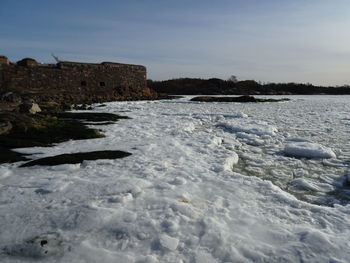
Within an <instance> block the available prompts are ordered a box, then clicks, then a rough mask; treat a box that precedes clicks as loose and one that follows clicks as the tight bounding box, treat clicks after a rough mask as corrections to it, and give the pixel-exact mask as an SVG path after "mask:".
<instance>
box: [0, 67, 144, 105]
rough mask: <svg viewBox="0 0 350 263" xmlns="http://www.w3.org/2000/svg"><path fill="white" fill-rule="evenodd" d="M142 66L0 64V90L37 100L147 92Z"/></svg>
mask: <svg viewBox="0 0 350 263" xmlns="http://www.w3.org/2000/svg"><path fill="white" fill-rule="evenodd" d="M146 86H147V83H146V68H145V67H144V66H139V65H128V64H119V63H111V62H104V63H101V64H93V63H76V62H61V63H58V64H57V65H45V66H43V65H40V64H39V65H36V66H20V65H14V64H10V65H6V64H2V65H0V91H2V92H5V91H15V92H20V93H22V94H23V93H26V94H32V95H33V96H34V95H35V96H39V97H40V99H41V100H50V99H52V100H58V99H60V100H64V99H65V100H67V101H77V102H78V101H79V100H82V101H84V100H87V101H89V100H90V101H98V100H118V99H120V100H122V99H141V98H146V97H147V96H150V95H151V94H150V92H149V89H148V88H147V87H146Z"/></svg>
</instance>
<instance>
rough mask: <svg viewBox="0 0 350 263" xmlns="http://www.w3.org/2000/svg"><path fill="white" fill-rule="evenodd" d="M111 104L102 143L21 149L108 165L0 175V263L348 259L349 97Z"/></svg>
mask: <svg viewBox="0 0 350 263" xmlns="http://www.w3.org/2000/svg"><path fill="white" fill-rule="evenodd" d="M291 98H292V101H289V102H282V103H261V104H250V103H248V104H239V103H199V102H189V101H188V97H187V98H184V99H179V100H174V101H156V102H114V103H108V104H107V106H106V107H104V108H96V111H101V112H111V113H118V112H120V111H128V116H129V117H131V118H132V119H128V120H120V121H119V122H118V123H116V124H113V125H106V126H99V128H101V129H103V130H104V131H105V133H106V135H107V137H106V138H101V139H94V140H87V141H69V142H66V143H62V144H59V145H57V146H55V147H52V148H40V147H35V148H27V149H21V151H22V152H27V153H33V155H32V158H33V159H35V158H40V157H46V156H52V155H57V154H63V153H71V152H78V151H97V150H123V151H128V152H131V153H132V154H133V155H131V156H129V157H127V158H125V159H119V160H97V161H84V162H83V163H82V164H66V165H59V166H54V167H31V168H18V165H19V164H4V165H1V166H0V187H1V188H0V226H1V231H0V249H1V252H0V259H1V260H0V261H3V262H28V261H30V260H37V259H42V260H44V261H45V262H135V263H136V262H137V263H141V262H191V263H192V262H349V261H350V255H349V251H350V247H349V244H350V242H349V241H350V218H349V213H350V205H348V203H349V191H350V190H349V188H347V187H346V186H344V183H345V181H346V178H347V177H350V175H349V174H350V173H349V172H348V165H349V163H348V161H349V157H350V145H349V143H348V137H349V131H350V117H349V116H350V114H349V113H350V106H349V105H348V100H349V99H350V97H349V96H341V97H340V96H338V97H337V96H334V97H332V96H304V97H302V96H293V97H291Z"/></svg>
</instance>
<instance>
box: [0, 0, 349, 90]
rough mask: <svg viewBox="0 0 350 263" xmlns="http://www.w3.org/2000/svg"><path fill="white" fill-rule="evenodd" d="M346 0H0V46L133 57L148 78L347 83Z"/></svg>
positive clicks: (87, 56)
mask: <svg viewBox="0 0 350 263" xmlns="http://www.w3.org/2000/svg"><path fill="white" fill-rule="evenodd" d="M349 13H350V3H349V2H348V1H346V0H339V1H337V2H336V4H335V2H334V1H326V0H318V1H316V0H310V1H302V0H295V1H278V0H267V1H258V0H248V1H243V0H237V1H228V0H223V1H220V2H212V1H208V0H204V1H185V0H180V1H176V2H175V1H167V0H165V1H164V0H163V1H160V0H156V1H149V2H147V3H146V2H143V1H111V0H107V1H103V2H97V1H92V0H86V1H74V2H73V1H68V0H63V1H59V2H48V1H43V0H36V1H31V2H29V1H23V0H18V1H10V0H2V1H1V2H0V17H1V18H0V21H1V23H0V29H1V32H2V34H1V36H0V44H1V45H0V46H1V50H0V54H1V55H5V56H7V57H8V58H9V59H10V60H11V61H17V60H19V59H22V58H24V57H33V58H34V59H36V60H37V61H39V62H45V63H53V62H54V60H53V58H52V57H51V53H54V54H55V55H57V56H58V57H59V58H60V59H62V60H72V61H82V62H102V61H116V62H120V63H133V64H142V65H145V66H146V67H147V72H148V76H147V77H148V78H149V79H153V80H166V79H172V78H178V77H195V78H212V77H217V78H221V79H227V78H229V77H230V76H231V75H235V76H237V78H238V79H239V80H245V79H254V80H256V81H261V82H298V83H312V84H314V85H322V86H327V85H332V86H335V85H344V84H350V74H348V69H349V67H350V36H349V34H348V28H349V27H350V17H349V15H348V14H349Z"/></svg>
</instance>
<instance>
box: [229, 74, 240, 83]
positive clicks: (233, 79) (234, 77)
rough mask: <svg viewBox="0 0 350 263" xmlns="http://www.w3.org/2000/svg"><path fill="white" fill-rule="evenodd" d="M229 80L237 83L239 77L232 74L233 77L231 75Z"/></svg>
mask: <svg viewBox="0 0 350 263" xmlns="http://www.w3.org/2000/svg"><path fill="white" fill-rule="evenodd" d="M227 81H231V82H234V83H236V82H238V79H237V77H236V76H235V75H231V77H229V78H228V79H227Z"/></svg>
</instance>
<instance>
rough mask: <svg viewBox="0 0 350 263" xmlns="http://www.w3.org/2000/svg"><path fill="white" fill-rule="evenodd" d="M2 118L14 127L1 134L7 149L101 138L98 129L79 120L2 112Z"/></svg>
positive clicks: (1, 141) (1, 139)
mask: <svg viewBox="0 0 350 263" xmlns="http://www.w3.org/2000/svg"><path fill="white" fill-rule="evenodd" d="M0 119H2V120H4V121H8V122H10V123H11V124H12V126H13V128H12V130H11V132H10V133H9V134H7V135H0V145H1V146H2V147H4V148H7V149H12V148H22V147H34V146H51V145H53V144H54V143H60V142H64V141H67V140H70V139H74V140H79V139H92V138H101V137H103V135H102V134H101V133H100V132H99V131H98V130H96V129H91V128H88V127H86V126H85V125H84V124H82V123H80V122H77V121H63V120H59V119H57V118H56V117H52V116H42V115H38V114H37V115H26V114H19V113H13V112H12V113H2V114H0Z"/></svg>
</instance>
